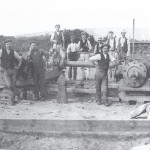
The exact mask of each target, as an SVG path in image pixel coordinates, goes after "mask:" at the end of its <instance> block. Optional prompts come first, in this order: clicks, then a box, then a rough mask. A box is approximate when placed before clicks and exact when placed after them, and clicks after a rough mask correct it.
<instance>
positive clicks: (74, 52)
mask: <svg viewBox="0 0 150 150" xmlns="http://www.w3.org/2000/svg"><path fill="white" fill-rule="evenodd" d="M70 39H71V43H70V44H69V45H68V47H67V56H68V57H67V58H68V60H70V61H77V60H78V58H79V46H78V44H77V43H75V35H71V37H70ZM72 70H73V72H72ZM68 78H69V80H71V79H72V78H73V80H76V78H77V67H71V66H70V67H69V71H68Z"/></svg>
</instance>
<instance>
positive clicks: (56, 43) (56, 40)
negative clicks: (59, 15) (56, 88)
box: [50, 24, 66, 68]
mask: <svg viewBox="0 0 150 150" xmlns="http://www.w3.org/2000/svg"><path fill="white" fill-rule="evenodd" d="M55 29H56V30H55V32H54V33H53V34H52V36H51V39H50V41H51V42H52V43H53V50H54V54H53V56H52V63H53V61H54V58H55V57H56V56H57V57H58V58H59V59H60V64H59V65H60V68H64V62H65V57H66V54H65V52H64V46H65V45H64V42H65V41H64V35H63V33H62V31H60V25H59V24H57V25H55Z"/></svg>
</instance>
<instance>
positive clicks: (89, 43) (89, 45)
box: [87, 40, 93, 52]
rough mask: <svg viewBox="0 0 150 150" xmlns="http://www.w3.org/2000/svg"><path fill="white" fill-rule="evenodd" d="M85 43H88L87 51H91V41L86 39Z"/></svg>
mask: <svg viewBox="0 0 150 150" xmlns="http://www.w3.org/2000/svg"><path fill="white" fill-rule="evenodd" d="M87 43H88V47H89V52H91V51H92V49H93V48H92V45H91V42H90V41H89V40H87Z"/></svg>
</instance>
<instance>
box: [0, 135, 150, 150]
mask: <svg viewBox="0 0 150 150" xmlns="http://www.w3.org/2000/svg"><path fill="white" fill-rule="evenodd" d="M146 144H150V136H149V135H146V136H127V137H126V136H124V137H123V138H120V136H119V135H118V136H117V137H115V138H114V137H109V136H107V137H106V136H100V137H97V138H90V137H79V138H72V137H70V138H67V137H43V136H40V135H16V134H8V133H0V148H1V149H4V150H104V149H105V150H130V149H131V148H133V147H135V146H139V145H146Z"/></svg>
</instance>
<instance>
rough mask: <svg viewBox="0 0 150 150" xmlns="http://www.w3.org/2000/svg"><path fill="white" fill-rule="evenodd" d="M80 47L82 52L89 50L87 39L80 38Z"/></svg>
mask: <svg viewBox="0 0 150 150" xmlns="http://www.w3.org/2000/svg"><path fill="white" fill-rule="evenodd" d="M80 48H82V49H83V50H82V52H88V51H89V47H88V41H87V40H85V41H83V40H80Z"/></svg>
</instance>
